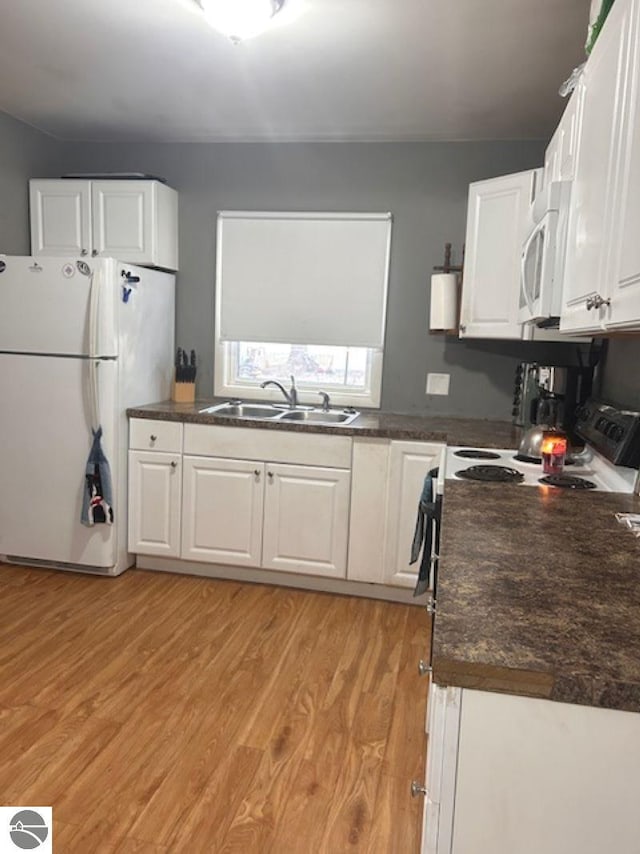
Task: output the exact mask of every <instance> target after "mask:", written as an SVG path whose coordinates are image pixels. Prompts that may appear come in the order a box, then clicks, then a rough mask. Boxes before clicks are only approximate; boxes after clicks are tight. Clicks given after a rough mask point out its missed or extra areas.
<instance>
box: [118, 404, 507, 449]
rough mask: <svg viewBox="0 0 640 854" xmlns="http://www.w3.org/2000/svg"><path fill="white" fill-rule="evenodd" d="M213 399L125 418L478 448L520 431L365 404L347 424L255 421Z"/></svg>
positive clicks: (134, 411)
mask: <svg viewBox="0 0 640 854" xmlns="http://www.w3.org/2000/svg"><path fill="white" fill-rule="evenodd" d="M224 400H225V398H219V399H217V400H196V401H195V402H194V403H174V402H173V401H170V400H168V401H162V402H161V403H151V404H148V405H146V406H139V407H133V408H131V409H128V410H127V415H128V416H129V417H130V418H151V419H154V420H159V421H182V422H185V423H188V424H224V425H226V426H228V427H249V428H257V429H260V430H288V431H290V432H291V431H295V432H303V433H325V434H331V435H337V436H368V437H374V438H387V439H405V440H408V441H412V440H413V441H419V442H446V443H448V444H449V445H467V446H470V447H481V448H515V447H517V445H518V441H519V435H520V431H519V430H518V428H517V427H514V426H513V424H510V423H509V422H507V421H485V420H482V419H479V418H455V417H444V416H433V417H429V416H427V417H421V416H417V415H396V414H393V413H385V412H378V411H376V412H373V411H371V410H369V411H367V410H364V411H363V412H362V414H361V415H360V416H358V418H356V420H355V421H352V422H351V424H349V425H347V426H327V425H322V424H300V423H296V424H291V423H290V422H289V423H283V422H281V421H267V420H265V421H258V420H248V419H242V418H228V417H225V416H220V415H212V414H209V413H203V412H201V410H202V409H205V408H206V407H209V406H215V405H216V404H218V403H223V402H224Z"/></svg>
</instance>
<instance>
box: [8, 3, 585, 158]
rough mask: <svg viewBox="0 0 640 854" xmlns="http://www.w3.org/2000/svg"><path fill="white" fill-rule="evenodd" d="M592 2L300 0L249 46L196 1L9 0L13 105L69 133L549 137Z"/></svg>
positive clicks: (101, 136) (26, 117) (83, 136)
mask: <svg viewBox="0 0 640 854" xmlns="http://www.w3.org/2000/svg"><path fill="white" fill-rule="evenodd" d="M588 11H589V0H287V2H286V4H285V8H284V10H283V12H282V13H281V14H280V15H279V16H278V19H279V20H278V19H276V21H274V24H275V23H276V22H277V26H275V25H274V27H273V28H272V29H271V30H269V31H268V32H267V33H264V34H262V35H261V36H258V37H257V38H256V39H254V40H252V41H248V42H245V43H243V44H241V45H238V46H234V45H233V44H231V43H230V42H229V41H227V40H226V39H225V38H224V37H223V36H221V35H219V34H218V33H216V32H215V31H214V30H212V29H211V28H210V27H209V26H208V24H207V23H206V21H205V20H204V18H203V16H202V13H201V12H200V10H199V9H198V7H197V6H196V4H195V2H193V0H0V109H3V110H5V111H6V112H8V113H10V114H11V115H13V116H15V117H17V118H19V119H22V120H23V121H26V122H29V123H30V124H32V125H34V126H35V127H38V128H40V129H41V130H44V131H48V132H49V133H51V134H54V135H55V136H58V137H60V138H63V139H77V140H105V141H108V140H138V141H202V142H204V141H221V140H263V139H279V140H282V139H286V140H310V139H311V140H333V139H340V140H342V139H357V140H391V139H393V140H397V139H431V140H436V139H447V140H452V139H517V138H520V139H522V138H541V137H546V136H548V135H549V133H550V131H551V130H552V128H553V126H554V124H555V122H556V121H557V118H558V116H559V114H560V112H561V110H562V102H561V100H560V99H559V97H558V95H557V90H558V86H559V84H560V83H561V82H562V80H563V79H564V78H565V77H567V75H568V74H569V72H570V71H571V69H572V68H573V66H574V65H576V64H578V63H579V62H581V61H582V60H583V58H584V50H583V44H584V40H585V35H586V27H587V19H588Z"/></svg>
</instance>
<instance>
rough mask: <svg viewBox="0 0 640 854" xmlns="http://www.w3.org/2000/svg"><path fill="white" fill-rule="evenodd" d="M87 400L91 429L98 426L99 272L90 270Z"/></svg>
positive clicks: (95, 428)
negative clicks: (88, 402)
mask: <svg viewBox="0 0 640 854" xmlns="http://www.w3.org/2000/svg"><path fill="white" fill-rule="evenodd" d="M89 288H90V290H89V401H90V406H91V412H90V417H91V429H92V430H94V431H95V430H97V429H98V427H99V426H100V403H99V401H100V397H99V389H98V383H99V379H98V377H99V375H98V366H99V364H100V362H99V356H98V340H97V339H98V312H99V308H100V273H99V271H95V270H94V271H92V273H91V282H90V285H89Z"/></svg>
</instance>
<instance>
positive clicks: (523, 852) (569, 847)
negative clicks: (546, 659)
mask: <svg viewBox="0 0 640 854" xmlns="http://www.w3.org/2000/svg"><path fill="white" fill-rule="evenodd" d="M433 701H434V711H433V715H432V720H431V732H430V734H429V747H428V752H427V777H426V789H427V794H426V796H425V797H426V802H425V811H424V812H425V823H424V826H423V839H422V854H540V852H543V851H544V852H545V854H602V852H603V851H608V850H611V851H616V852H625V854H627V852H628V853H629V854H632V852H637V851H640V842H639V840H640V813H639V812H638V809H637V792H638V788H639V786H640V714H637V713H632V712H620V711H616V710H612V709H601V708H595V707H590V706H578V705H574V704H569V703H556V702H552V701H551V700H539V699H531V698H528V697H516V696H512V695H509V694H496V693H490V692H486V691H475V690H468V689H464V690H463V689H460V688H442V687H438V686H436V688H435V693H434V698H433Z"/></svg>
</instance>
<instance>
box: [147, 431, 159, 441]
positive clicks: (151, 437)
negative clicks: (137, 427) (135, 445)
mask: <svg viewBox="0 0 640 854" xmlns="http://www.w3.org/2000/svg"><path fill="white" fill-rule="evenodd" d="M157 438H158V437H157V436H156V435H155V434H154V433H152V434H151V435H150V436H149V439H150V440H151V441H152V442H155V441H156V440H157Z"/></svg>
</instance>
